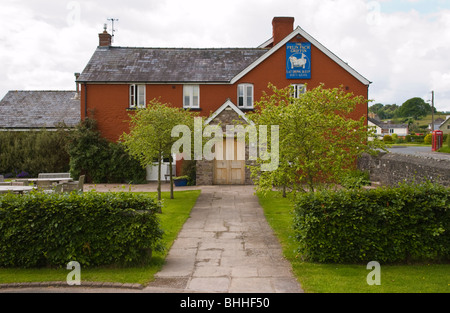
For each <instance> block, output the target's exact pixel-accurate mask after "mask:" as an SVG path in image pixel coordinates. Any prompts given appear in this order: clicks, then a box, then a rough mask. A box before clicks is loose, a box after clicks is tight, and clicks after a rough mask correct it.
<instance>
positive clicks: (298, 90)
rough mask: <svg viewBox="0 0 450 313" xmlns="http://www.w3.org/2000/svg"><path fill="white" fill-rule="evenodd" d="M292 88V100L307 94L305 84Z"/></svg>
mask: <svg viewBox="0 0 450 313" xmlns="http://www.w3.org/2000/svg"><path fill="white" fill-rule="evenodd" d="M291 88H292V91H291V96H292V98H296V99H298V98H300V96H301V95H302V94H304V93H305V92H306V85H304V84H292V85H291Z"/></svg>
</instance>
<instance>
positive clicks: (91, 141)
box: [68, 118, 146, 183]
mask: <svg viewBox="0 0 450 313" xmlns="http://www.w3.org/2000/svg"><path fill="white" fill-rule="evenodd" d="M68 150H69V154H70V173H71V175H72V176H73V177H79V176H80V175H85V176H86V181H87V182H93V183H130V182H133V183H144V182H146V171H145V169H143V168H142V167H141V165H140V164H139V162H138V161H137V160H135V159H133V158H132V157H130V155H129V154H128V153H127V152H126V151H125V149H124V147H123V146H122V144H121V143H113V142H108V141H107V140H106V139H105V138H103V137H101V135H100V132H99V131H98V129H97V123H96V121H95V120H94V119H91V118H88V119H85V120H84V121H82V122H81V123H80V124H79V125H78V126H77V129H76V130H75V131H73V132H72V133H71V136H70V141H69V144H68Z"/></svg>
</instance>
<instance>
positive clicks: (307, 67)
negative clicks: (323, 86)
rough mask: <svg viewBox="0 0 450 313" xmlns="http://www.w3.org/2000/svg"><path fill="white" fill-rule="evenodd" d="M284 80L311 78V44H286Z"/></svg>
mask: <svg viewBox="0 0 450 313" xmlns="http://www.w3.org/2000/svg"><path fill="white" fill-rule="evenodd" d="M286 78H287V79H299V78H300V79H310V78H311V43H309V42H302V43H291V42H290V43H287V44H286Z"/></svg>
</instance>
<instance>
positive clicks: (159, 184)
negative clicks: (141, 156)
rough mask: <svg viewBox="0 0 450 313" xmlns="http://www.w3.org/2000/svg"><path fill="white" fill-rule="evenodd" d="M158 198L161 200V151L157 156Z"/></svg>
mask: <svg viewBox="0 0 450 313" xmlns="http://www.w3.org/2000/svg"><path fill="white" fill-rule="evenodd" d="M158 200H161V153H159V156H158Z"/></svg>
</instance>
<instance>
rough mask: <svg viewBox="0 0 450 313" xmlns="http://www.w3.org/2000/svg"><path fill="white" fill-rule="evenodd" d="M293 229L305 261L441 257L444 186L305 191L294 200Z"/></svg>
mask: <svg viewBox="0 0 450 313" xmlns="http://www.w3.org/2000/svg"><path fill="white" fill-rule="evenodd" d="M294 228H295V231H296V238H297V240H298V242H299V252H300V253H301V254H302V255H303V257H304V258H306V259H307V260H310V261H315V262H331V263H358V262H367V261H379V262H385V263H390V262H409V261H425V260H427V261H430V260H432V261H445V260H449V259H450V189H448V188H445V187H442V186H438V185H433V184H430V183H427V184H422V185H415V186H413V185H406V184H404V185H399V186H398V187H395V188H379V189H375V190H341V191H336V192H333V191H324V192H316V193H309V194H306V195H304V196H302V197H301V198H300V199H299V200H298V202H297V203H296V206H295V210H294Z"/></svg>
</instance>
